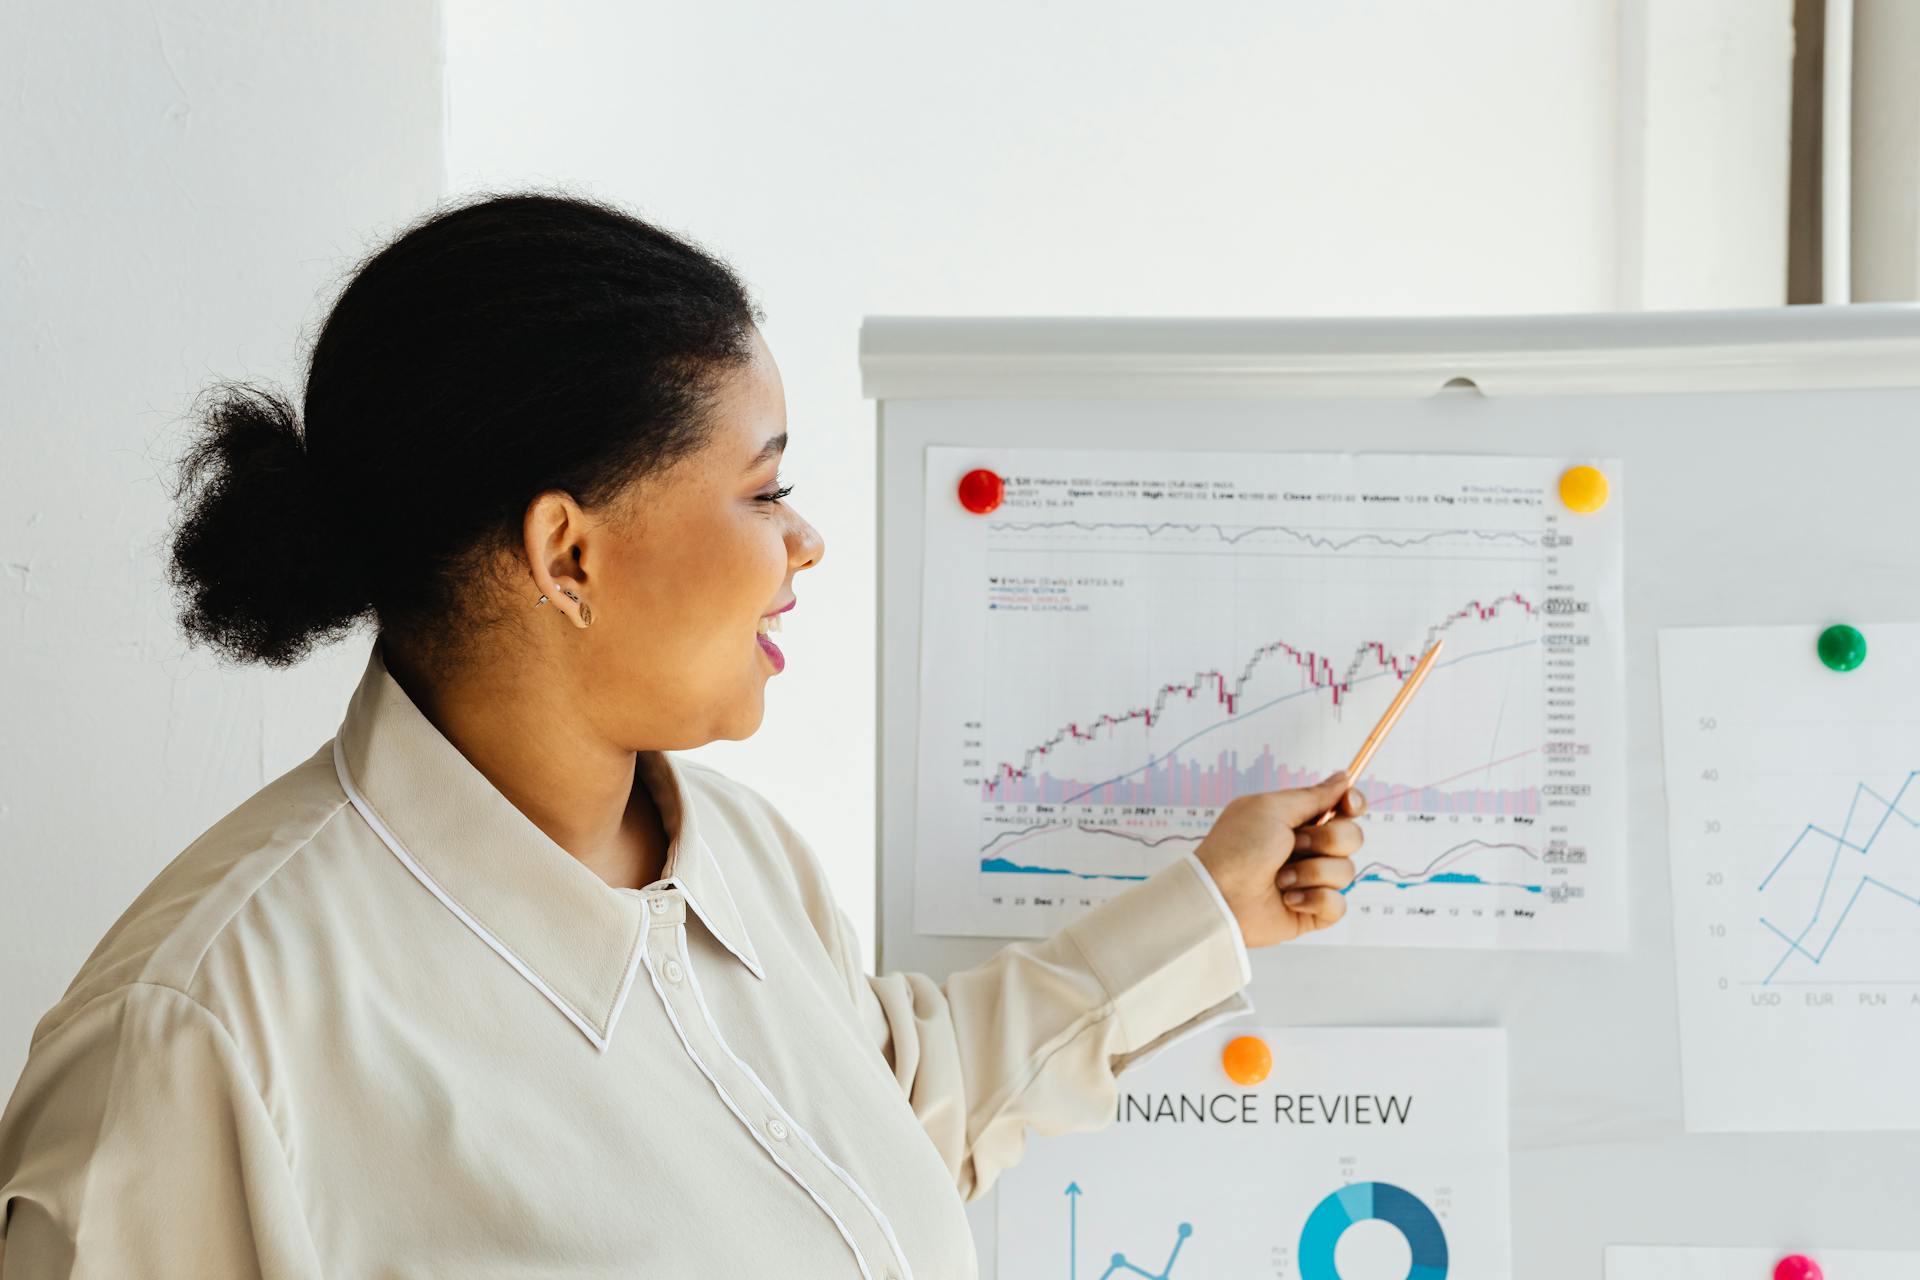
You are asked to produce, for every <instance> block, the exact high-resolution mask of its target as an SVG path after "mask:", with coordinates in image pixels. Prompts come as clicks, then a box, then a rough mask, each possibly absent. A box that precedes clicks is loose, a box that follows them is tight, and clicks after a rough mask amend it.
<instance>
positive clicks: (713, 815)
mask: <svg viewBox="0 0 1920 1280" xmlns="http://www.w3.org/2000/svg"><path fill="white" fill-rule="evenodd" d="M759 318H760V316H759V314H758V312H757V310H756V309H755V308H754V307H753V305H752V304H751V302H750V301H749V299H748V297H747V294H746V292H745V291H744V289H743V288H742V286H741V284H740V282H739V281H738V280H737V278H736V277H735V276H734V274H733V273H732V272H731V271H730V270H729V269H728V268H727V267H726V266H725V265H724V264H722V263H720V262H718V261H716V260H715V259H714V258H712V257H710V256H708V255H707V254H705V253H704V252H702V251H701V250H700V249H698V248H696V247H695V246H693V245H691V244H688V243H686V242H684V241H682V240H680V239H677V238H675V237H673V236H671V235H669V234H667V233H665V232H663V231H661V230H658V229H656V228H654V227H651V226H649V225H647V224H645V223H643V222H640V221H638V220H636V219H634V218H633V217H630V216H628V215H627V214H625V213H623V212H620V211H618V210H616V209H613V208H609V207H606V206H603V205H601V204H597V203H594V202H591V201H587V200H581V199H573V198H565V197H558V196H549V195H542V194H520V195H509V196H503V197H495V198H486V199H481V200H477V201H474V202H471V203H468V204H466V205H465V206H463V207H456V208H452V209H449V210H446V211H443V212H441V213H438V214H436V215H434V216H432V217H430V218H428V219H426V220H424V221H423V222H421V223H420V224H418V225H416V226H415V227H413V228H411V229H410V230H408V231H407V232H406V233H405V234H404V235H402V236H400V237H399V238H398V239H397V240H396V241H395V242H394V243H392V244H391V245H389V246H388V247H386V248H385V249H383V250H382V251H381V252H379V253H378V254H376V255H375V256H373V257H372V258H371V259H370V260H368V261H367V262H366V263H365V264H363V266H362V267H361V268H360V270H359V271H358V272H357V273H356V275H355V277H354V278H353V279H352V281H351V283H350V284H349V286H348V288H347V289H346V291H345V292H344V293H343V295H342V296H341V298H340V299H339V301H338V302H337V304H336V305H335V307H334V309H333V311H332V313H331V315H330V316H329V318H328V320H327V322H326V324H325V327H324V329H323V330H322V332H321V334H320V337H319V340H318V342H317V343H316V345H315V349H314V352H313V356H312V362H311V366H310V369H309V372H308V378H307V385H306V392H305V405H304V418H305V425H304V427H302V426H301V425H300V423H299V422H298V421H297V419H296V416H295V414H294V412H293V410H292V408H291V407H290V406H289V405H287V404H286V403H285V402H283V401H281V400H279V399H278V398H277V397H274V396H272V395H270V394H262V393H257V392H253V391H251V390H248V389H245V388H239V389H233V390H231V391H230V392H229V394H227V395H226V396H225V397H224V398H222V399H219V400H217V401H216V402H215V403H214V405H213V407H212V408H211V409H210V410H209V411H208V413H207V414H206V418H205V422H204V424H203V430H202V432H201V434H200V436H199V437H198V440H197V442H196V444H195V447H194V448H193V450H192V451H191V452H190V453H189V455H188V457H187V459H186V463H185V466H184V468H183V471H182V486H181V494H180V496H181V497H182V498H183V500H184V518H183V519H182V521H181V523H180V526H179V528H178V530H177V531H176V533H175V536H174V542H173V557H172V576H173V579H174V582H175V584H176V586H178V587H179V588H180V589H181V590H182V592H183V597H184V601H185V603H184V607H183V621H184V625H185V628H186V630H187V632H188V634H189V635H190V636H192V637H194V638H195V639H198V640H201V641H204V642H207V643H209V644H211V645H213V646H215V647H217V648H218V649H219V650H221V651H222V652H224V653H226V654H228V655H231V656H233V657H236V658H239V659H245V660H254V661H262V662H268V663H275V664H285V663H291V662H294V661H296V660H298V659H299V658H300V657H301V656H302V655H303V654H304V653H305V652H306V651H307V650H308V649H309V648H310V647H311V646H312V645H313V644H314V643H316V642H317V641H320V640H325V639H332V638H335V637H337V636H339V635H341V634H343V633H344V632H346V631H347V630H349V629H350V628H352V627H353V626H355V625H356V624H358V623H359V622H361V621H362V620H365V619H369V618H370V619H371V620H372V621H374V622H375V623H376V624H377V628H378V630H377V638H376V640H375V642H374V643H373V645H372V646H371V650H370V652H369V656H368V659H367V665H366V670H365V673H364V675H363V677H362V679H361V681H360V684H359V687H358V688H357V689H356V690H355V691H354V693H353V696H352V698H351V701H350V702H349V704H348V706H347V709H346V714H345V718H344V719H343V721H342V723H341V725H340V729H339V732H338V734H337V735H336V737H335V738H333V739H332V740H331V741H329V742H327V743H325V744H323V745H322V746H321V747H320V748H319V749H318V750H316V751H315V752H314V753H313V755H312V756H311V757H309V758H308V759H307V760H306V761H305V762H304V763H302V764H300V765H297V766H296V767H294V768H293V769H292V770H290V771H289V772H287V773H286V774H284V775H282V776H281V777H279V778H277V779H275V780H274V781H273V782H271V783H269V784H268V785H267V786H265V787H264V788H262V789H261V790H260V791H259V792H257V793H256V794H255V795H253V796H252V797H251V798H249V799H248V800H247V801H245V802H244V803H243V804H241V805H240V806H239V807H238V808H237V809H235V810H234V811H233V812H232V813H230V814H228V815H227V816H226V817H225V818H223V819H222V820H221V821H220V822H218V823H217V824H215V825H214V826H213V827H212V828H211V829H210V830H208V831H207V832H206V833H205V834H204V835H202V836H201V837H200V838H199V839H198V840H196V841H195V842H194V843H193V844H192V845H191V846H190V847H188V848H187V849H186V850H185V851H184V852H183V853H181V854H180V855H179V856H178V857H177V858H175V859H174V861H173V862H172V863H170V864H169V865H168V866H167V867H166V868H165V869H164V870H163V871H162V872H161V873H160V874H159V875H158V876H157V877H156V878H155V879H154V881H153V882H152V884H151V885H149V886H148V888H147V889H146V890H145V891H144V892H143V893H142V894H141V895H140V897H139V898H138V899H137V900H136V901H135V902H134V903H133V904H132V906H131V907H129V908H128V910H127V911H126V913H125V914H124V915H123V916H122V917H121V918H120V920H119V922H118V923H116V924H115V925H114V926H113V928H112V929H111V930H109V931H108V933H107V935H106V936H105V937H104V938H103V939H102V940H101V942H100V944H99V945H98V947H97V948H96V949H95V951H94V953H93V955H92V956H91V957H90V958H89V959H88V961H87V962H86V964H85V965H84V966H83V967H82V968H81V970H80V973H79V974H78V976H77V977H76V978H75V979H74V982H73V984H72V986H71V987H70V988H69V989H68V991H67V993H66V995H65V996H64V998H63V999H62V1000H61V1001H60V1002H59V1004H57V1005H56V1006H55V1007H54V1008H53V1009H52V1010H51V1011H50V1012H49V1013H47V1015H46V1016H45V1017H44V1018H43V1019H42V1020H41V1022H40V1024H39V1026H38V1028H37V1029H36V1031H35V1033H34V1038H33V1042H32V1049H31V1053H30V1056H29V1058H28V1061H27V1065H26V1069H25V1071H24V1072H23V1074H22V1076H21V1079H20V1082H19V1084H18V1086H17V1088H16V1089H15V1091H14V1094H13V1096H12V1099H11V1101H10V1102H9V1104H8V1107H7V1110H6V1112H5V1115H4V1118H3V1119H0V1275H4V1277H5V1278H6V1280H20V1278H21V1277H29V1278H31V1277H42V1276H55V1275H60V1276H64V1275H67V1274H69V1273H71V1274H76V1275H89V1276H116V1277H117V1276H133V1275H140V1276H164V1277H175V1276H178V1277H188V1276H192V1277H195V1278H196V1280H197V1278H199V1277H209V1276H221V1277H227V1276H249V1275H258V1276H275V1277H283V1276H284V1277H318V1276H323V1275H325V1276H363V1275H364V1276H372V1275H379V1276H427V1275H436V1276H437V1275H445V1276H463V1277H480V1276H507V1275H512V1276H531V1275H542V1276H548V1275H609V1276H611V1275H632V1274H635V1273H641V1274H646V1275H657V1276H696V1275H697V1276H745V1275H780V1276H849V1277H851V1276H856V1275H858V1276H865V1277H869V1278H871V1280H880V1278H881V1277H893V1278H894V1280H906V1278H907V1277H908V1276H917V1277H920V1278H921V1280H934V1278H936V1277H956V1278H957V1277H963V1276H972V1275H973V1274H974V1267H975V1262H974V1256H973V1247H972V1242H971V1237H970V1235H969V1232H968V1229H967V1223H966V1219H965V1215H964V1213H963V1212H962V1207H961V1206H962V1201H963V1200H965V1199H970V1198H972V1197H975V1196H977V1195H979V1194H980V1193H981V1192H983V1191H984V1190H985V1189H986V1188H987V1187H988V1186H989V1185H990V1184H991V1183H992V1182H993V1180H994V1178H995V1177H996V1176H997V1175H998V1174H999V1173H1000V1171H1001V1170H1003V1169H1005V1168H1006V1167H1007V1166H1008V1165H1010V1164H1012V1163H1013V1162H1014V1161H1015V1160H1017V1159H1018V1158H1019V1156H1020V1153H1021V1150H1022V1147H1023V1143H1024V1137H1023V1129H1024V1128H1025V1127H1031V1128H1033V1129H1034V1130H1036V1131H1038V1132H1040V1133H1043V1134H1050V1133H1057V1132H1060V1131H1063V1130H1068V1129H1089V1128H1096V1127H1098V1126H1100V1125H1101V1124H1103V1123H1105V1122H1107V1120H1108V1119H1109V1117H1110V1116H1111V1114H1112V1107H1113V1102H1114V1097H1115V1093H1116V1085H1115V1076H1116V1073H1118V1072H1120V1071H1123V1070H1125V1069H1126V1067H1127V1066H1128V1065H1130V1064H1131V1063H1133V1062H1136V1061H1138V1060H1139V1059H1140V1058H1141V1057H1143V1056H1144V1055H1145V1054H1147V1053H1150V1052H1153V1051H1155V1050H1157V1049H1159V1048H1161V1047H1163V1046H1164V1045H1166V1044H1168V1043H1170V1042H1171V1041H1172V1040H1174V1039H1176V1038H1179V1037H1180V1036H1182V1035H1187V1034H1191V1033H1192V1032H1194V1031H1195V1030H1198V1029H1199V1028H1201V1027H1204V1026H1209V1025H1212V1024H1214V1023H1216V1022H1218V1021H1219V1020H1220V1019H1222V1018H1224V1017H1227V1016H1231V1015H1232V1014H1234V1013H1237V1012H1241V1011H1243V1010H1245V1009H1247V1008H1249V1007H1250V1006H1249V1005H1248V1003H1247V1001H1246V1000H1245V998H1244V996H1242V995H1241V994H1239V992H1240V988H1241V987H1242V986H1243V985H1244V984H1245V982H1246V981H1247V979H1248V976H1249V970H1248V968H1247V962H1246V947H1247V946H1263V945H1267V944H1270V943H1274V942H1279V941H1284V940H1286V939H1289V938H1292V937H1294V936H1296V935H1297V934H1299V933H1302V932H1304V931H1307V930H1310V929H1315V928H1319V927H1322V926H1324V925H1327V924H1331V923H1333V922H1335V921H1337V920H1338V919H1339V918H1340V915H1341V912H1342V903H1343V899H1342V897H1341V895H1340V893H1339V890H1340V889H1341V888H1343V887H1344V886H1345V885H1346V884H1348V883H1349V882H1350V880H1351V879H1352V876H1353V864H1352V862H1351V860H1350V855H1351V854H1352V853H1353V852H1354V851H1355V850H1356V849H1357V848H1358V846H1359V844H1360V839H1361V836H1360V831H1359V829H1358V827H1357V826H1356V824H1355V823H1354V821H1353V820H1352V819H1353V818H1354V817H1355V816H1356V815H1357V814H1358V813H1359V812H1360V809H1361V801H1360V798H1359V796H1358V795H1357V794H1351V795H1349V794H1347V793H1346V792H1345V789H1344V786H1343V779H1342V778H1341V777H1340V776H1338V775H1336V776H1335V777H1334V778H1332V779H1329V780H1328V781H1327V782H1326V783H1323V784H1321V785H1319V786H1317V787H1312V788H1306V789H1302V790H1298V791H1287V792H1276V793H1271V794H1267V795H1258V796H1248V797H1243V798H1241V799H1238V800H1236V801H1234V802H1233V803H1232V804H1231V805H1229V806H1227V808H1226V809H1225V810H1224V812H1223V813H1222V814H1221V815H1220V818H1219V820H1218V822H1217V823H1216V824H1215V826H1214V827H1213V829H1212V831H1211V832H1210V833H1209V834H1208V836H1207V837H1206V839H1205V840H1204V841H1203V842H1201V844H1200V845H1199V847H1198V849H1197V850H1196V851H1195V852H1193V853H1191V854H1188V855H1187V856H1185V857H1183V858H1181V859H1180V860H1179V861H1176V862H1174V863H1172V864H1170V865H1169V866H1167V867H1165V868H1163V869H1162V870H1161V871H1160V872H1158V873H1157V874H1155V875H1153V876H1152V877H1150V878H1149V879H1148V880H1146V881H1145V882H1143V883H1140V884H1137V885H1135V886H1133V887H1131V888H1130V889H1128V890H1127V891H1126V892H1124V893H1122V894H1120V895H1119V896H1118V897H1116V898H1114V899H1112V900H1110V901H1108V902H1107V903H1105V904H1103V905H1101V906H1100V907H1098V908H1096V909H1094V910H1092V911H1090V912H1088V913H1087V914H1085V915H1084V916H1083V917H1081V918H1080V919H1079V920H1077V921H1076V922H1074V923H1073V924H1071V925H1069V926H1068V927H1067V928H1066V929H1064V930H1062V931H1061V932H1060V933H1059V934H1057V935H1055V936H1054V937H1052V938H1049V939H1046V940H1044V941H1041V942H1037V943H1020V944H1015V945H1010V946H1008V947H1006V948H1005V949H1003V950H1002V951H1000V952H999V953H997V954H996V955H995V956H994V957H993V958H992V959H990V960H989V961H988V962H987V963H985V964H983V965H981V966H979V967H977V968H974V969H969V970H966V971H964V972H961V973H957V974H954V975H953V976H952V977H950V978H949V979H947V981H945V982H944V983H939V982H935V981H934V980H932V979H931V978H928V977H925V976H922V975H919V974H911V973H890V974H886V975H883V976H879V977H874V976H870V975H867V974H865V973H864V972H863V971H862V965H861V963H860V960H859V957H858V954H857V944H856V941H855V934H854V931H853V929H852V927H851V926H850V924H849V921H848V920H847V918H846V916H845V915H844V914H843V913H842V912H840V911H839V909H838V908H837V907H836V906H835V905H834V901H833V897H832V893H831V890H830V889H829V887H828V885H827V882H826V880H825V878H824V876H823V875H822V873H821V867H820V864H819V862H818V860H817V858H816V857H815V855H814V853H813V851H812V850H811V848H810V847H809V846H808V844H807V843H806V841H804V840H803V839H802V838H801V837H800V835H799V834H798V833H797V832H795V831H794V830H793V828H792V827H790V826H789V825H788V824H787V823H786V821H785V820H784V819H783V818H782V817H781V815H780V814H779V813H778V812H776V811H775V810H774V809H773V807H772V806H771V805H769V804H768V803H767V802H766V801H765V800H764V799H762V798H761V797H760V796H759V795H758V794H757V793H756V792H754V791H753V790H751V789H750V788H748V787H746V786H744V785H742V784H741V783H738V782H735V781H733V780H731V779H729V778H727V777H726V776H724V775H722V774H721V773H719V772H717V771H715V770H714V769H711V768H708V767H706V766H704V765H701V764H696V763H694V762H692V761H689V760H685V759H680V758H677V757H675V756H673V755H671V754H669V753H670V752H674V751H681V750H686V749H688V748H691V747H696V746H699V745H700V744H701V743H705V742H711V741H713V740H714V739H717V738H744V737H746V736H748V735H749V734H751V733H753V731H754V730H755V729H756V728H757V727H758V726H759V723H760V719H761V714H762V699H763V691H764V686H765V682H766V681H767V679H768V678H769V677H770V676H772V675H774V674H776V673H777V672H778V671H779V669H780V667H781V665H782V661H783V659H782V658H781V657H780V655H779V652H778V649H777V648H776V647H775V646H774V644H773V643H772V642H771V641H770V640H769V639H768V638H767V635H766V633H767V631H768V630H770V629H777V628H778V625H779V624H778V619H779V618H780V616H781V615H782V613H783V611H785V610H787V609H790V608H792V607H793V605H794V604H795V602H796V593H795V588H794V577H795V575H796V574H797V573H798V572H799V571H800V570H802V569H806V568H808V567H810V566H812V565H814V564H817V563H819V561H820V557H821V555H822V550H823V548H822V544H821V540H820V537H819V535H818V534H817V533H816V532H815V531H814V529H813V528H812V527H811V526H810V525H808V524H807V522H806V521H805V520H803V519H801V518H800V516H799V514H798V513H797V512H796V511H794V510H793V508H792V507H790V506H788V505H787V504H786V503H785V502H784V501H783V499H784V498H785V497H786V495H787V493H788V490H787V489H785V488H783V487H780V485H779V479H778V476H777V474H776V473H777V469H778V464H779V461H780V457H781V453H782V450H783V448H784V446H785V444H786V442H787V429H786V421H785V419H786V410H785V404H784V398H783V393H782V389H781V383H780V377H779V373H778V371H777V369H776V368H775V366H774V363H773V358H772V356H771V355H770V354H769V352H768V350H767V347H766V344H765V342H764V341H763V340H762V338H761V335H760V332H759V329H758V327H757V326H756V324H755V321H756V320H757V319H759ZM1333 806H1339V808H1340V810H1341V816H1339V817H1338V818H1337V819H1336V820H1335V821H1333V822H1330V823H1328V824H1327V825H1325V826H1323V827H1319V828H1312V827H1310V826H1309V825H1307V824H1309V823H1310V822H1311V820H1312V819H1313V818H1314V817H1315V816H1317V815H1318V814H1319V813H1321V812H1324V811H1325V810H1326V809H1327V808H1329V807H1333ZM1296 852H1300V853H1307V854H1313V855H1320V856H1313V857H1306V858H1302V859H1300V860H1297V861H1289V860H1290V859H1291V858H1292V857H1293V855H1294V854H1295V853H1296Z"/></svg>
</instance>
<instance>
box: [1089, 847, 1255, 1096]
mask: <svg viewBox="0 0 1920 1280" xmlns="http://www.w3.org/2000/svg"><path fill="white" fill-rule="evenodd" d="M1196 873H1197V874H1196ZM1218 897H1219V890H1218V888H1217V887H1216V886H1214V885H1213V883H1212V877H1211V876H1210V875H1208V874H1207V870H1206V868H1205V867H1203V866H1200V865H1199V864H1198V862H1197V861H1195V862H1193V863H1192V864H1191V865H1189V863H1188V860H1187V859H1184V858H1182V859H1178V860H1176V861H1174V862H1171V863H1169V864H1167V865H1166V866H1164V867H1162V868H1161V869H1160V870H1158V871H1156V872H1155V873H1154V874H1153V875H1151V876H1149V877H1148V878H1147V879H1146V880H1145V881H1144V882H1143V883H1140V884H1137V885H1134V886H1132V887H1131V888H1129V889H1127V890H1126V891H1125V892H1123V893H1120V894H1117V895H1115V896H1114V897H1112V898H1109V899H1108V900H1107V901H1105V902H1103V903H1101V904H1100V905H1099V906H1097V907H1095V908H1093V910H1091V911H1088V912H1087V913H1086V914H1084V915H1082V916H1081V917H1080V918H1079V919H1077V920H1075V921H1074V922H1073V923H1071V924H1069V925H1068V926H1067V927H1066V930H1065V932H1066V933H1067V934H1068V936H1070V937H1071V938H1072V939H1073V941H1074V944H1075V945H1076V946H1078V947H1079V948H1080V950H1081V952H1082V953H1083V954H1084V955H1085V956H1086V958H1087V963H1088V966H1089V967H1090V968H1091V969H1092V970H1093V973H1094V976H1095V977H1097V978H1098V979H1099V980H1100V984H1101V986H1102V987H1104V988H1105V990H1106V994H1107V997H1108V999H1110V1000H1111V1001H1112V1002H1113V1006H1114V1012H1115V1016H1116V1018H1117V1019H1118V1023H1119V1030H1120V1036H1119V1038H1118V1042H1117V1043H1116V1044H1115V1045H1114V1046H1113V1047H1114V1049H1115V1051H1116V1053H1117V1055H1119V1058H1120V1059H1121V1060H1122V1061H1127V1060H1135V1059H1137V1057H1138V1056H1139V1055H1140V1054H1141V1053H1144V1052H1146V1051H1149V1050H1151V1049H1155V1048H1157V1047H1164V1045H1165V1044H1166V1043H1168V1042H1170V1039H1171V1038H1173V1037H1176V1036H1177V1037H1184V1036H1185V1035H1187V1034H1191V1033H1192V1032H1193V1031H1197V1030H1199V1029H1200V1027H1201V1026H1202V1025H1211V1023H1212V1022H1217V1021H1220V1020H1221V1019H1222V1018H1225V1017H1228V1016H1231V1015H1232V1014H1234V1013H1238V1012H1245V1011H1247V1010H1250V1009H1251V1008H1252V1005H1251V1004H1250V1003H1249V1002H1247V1000H1246V998H1245V997H1244V996H1239V995H1237V993H1238V992H1239V991H1240V989H1241V988H1242V987H1244V986H1245V985H1246V984H1247V979H1248V976H1249V974H1248V970H1249V968H1250V966H1248V965H1247V962H1246V954H1245V953H1246V944H1245V942H1244V941H1243V940H1242V939H1241V936H1240V926H1239V924H1238V923H1237V922H1235V921H1234V919H1233V917H1232V913H1231V912H1228V911H1224V910H1223V909H1222V905H1217V904H1216V899H1217V898H1218Z"/></svg>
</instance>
